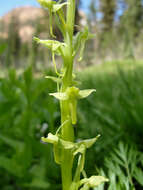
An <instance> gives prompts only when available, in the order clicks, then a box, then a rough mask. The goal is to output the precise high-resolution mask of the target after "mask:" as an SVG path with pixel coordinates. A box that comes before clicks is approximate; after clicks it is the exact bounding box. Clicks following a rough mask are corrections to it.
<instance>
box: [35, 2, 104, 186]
mask: <svg viewBox="0 0 143 190" xmlns="http://www.w3.org/2000/svg"><path fill="white" fill-rule="evenodd" d="M38 2H39V3H40V4H41V5H42V6H43V7H45V8H48V9H49V12H50V17H51V18H50V21H51V20H52V16H53V14H55V16H56V18H57V23H58V27H59V29H60V31H61V33H62V34H63V38H64V41H63V42H59V41H56V40H40V39H38V38H34V39H35V40H36V41H37V42H38V43H41V44H43V45H45V46H46V47H48V48H49V49H50V50H51V51H52V58H53V63H54V68H55V73H56V74H57V75H58V77H52V76H47V77H46V78H49V79H52V80H54V81H55V82H57V92H56V93H51V94H50V95H52V96H54V97H56V98H57V99H59V101H60V109H61V126H60V127H59V129H58V130H57V132H56V134H55V135H53V134H51V133H49V134H48V137H47V138H44V137H42V141H43V142H47V143H51V144H53V146H54V157H55V161H56V163H57V164H59V165H60V167H61V176H62V190H78V189H81V190H89V189H90V188H91V187H97V186H98V185H99V184H100V183H102V182H105V181H107V179H106V178H104V177H102V176H91V177H90V178H87V177H86V175H84V179H82V180H81V179H80V177H81V173H85V172H83V169H84V162H85V152H86V149H87V148H90V147H91V146H92V145H93V144H94V143H95V142H96V140H97V138H98V137H99V136H97V137H96V138H92V139H88V140H83V141H81V142H78V143H76V142H75V136H74V127H73V125H75V124H76V122H77V110H76V109H77V101H78V99H82V98H86V97H87V96H89V95H90V94H91V93H92V92H94V91H95V90H94V89H87V90H79V88H77V87H76V86H74V85H75V83H76V81H74V77H73V64H74V58H75V56H76V54H77V53H78V51H80V60H81V59H82V54H83V50H84V45H85V42H86V40H88V39H89V38H91V37H92V35H91V34H90V33H89V32H88V28H87V27H85V28H84V30H83V31H81V32H79V33H78V34H77V35H76V36H74V24H75V8H76V0H67V2H64V3H61V1H52V0H38ZM65 5H66V6H67V12H66V19H65V18H64V11H63V6H65ZM51 27H52V26H51V22H50V32H51V31H52V34H51V35H52V36H55V35H54V34H53V30H52V28H51ZM55 54H57V55H60V56H61V57H62V60H63V66H62V69H61V72H60V73H58V71H57V69H56V63H55V58H54V57H55ZM76 155H77V156H78V162H77V168H76V171H75V174H73V172H72V169H73V162H74V157H75V156H76ZM80 187H81V188H80Z"/></svg>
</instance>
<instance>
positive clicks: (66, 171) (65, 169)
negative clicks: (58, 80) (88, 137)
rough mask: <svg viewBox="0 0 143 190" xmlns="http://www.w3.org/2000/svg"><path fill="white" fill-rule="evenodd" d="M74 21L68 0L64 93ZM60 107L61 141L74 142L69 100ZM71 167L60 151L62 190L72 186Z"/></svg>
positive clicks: (72, 6) (69, 73)
mask: <svg viewBox="0 0 143 190" xmlns="http://www.w3.org/2000/svg"><path fill="white" fill-rule="evenodd" d="M74 19H75V0H68V5H67V20H66V36H65V39H64V40H65V43H66V44H67V48H66V50H65V57H64V58H63V61H64V68H65V74H64V77H63V80H62V86H61V91H62V92H65V91H66V90H67V88H68V87H69V86H71V84H72V72H73V48H72V43H73V41H72V38H73V31H74ZM60 107H61V124H63V123H65V121H66V120H69V122H66V123H65V124H63V127H62V139H64V140H67V141H71V142H73V141H74V129H73V126H72V123H71V114H70V102H69V100H65V101H60ZM72 166H73V159H72V154H71V152H70V151H68V150H62V163H61V173H62V189H63V190H69V189H70V187H71V184H72Z"/></svg>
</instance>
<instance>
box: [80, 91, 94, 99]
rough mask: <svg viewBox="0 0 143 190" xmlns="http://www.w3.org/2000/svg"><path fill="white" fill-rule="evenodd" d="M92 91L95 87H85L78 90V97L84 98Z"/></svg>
mask: <svg viewBox="0 0 143 190" xmlns="http://www.w3.org/2000/svg"><path fill="white" fill-rule="evenodd" d="M92 92H96V90H95V89H87V90H80V91H79V98H80V99H82V98H86V97H87V96H89V95H90V94H91V93H92Z"/></svg>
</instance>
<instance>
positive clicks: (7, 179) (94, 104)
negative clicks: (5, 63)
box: [0, 61, 143, 190]
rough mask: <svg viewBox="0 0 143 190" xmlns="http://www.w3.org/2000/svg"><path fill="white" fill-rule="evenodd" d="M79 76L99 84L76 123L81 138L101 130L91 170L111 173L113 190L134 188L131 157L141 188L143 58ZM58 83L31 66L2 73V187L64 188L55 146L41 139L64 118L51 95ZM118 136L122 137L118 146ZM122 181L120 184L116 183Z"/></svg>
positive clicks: (90, 160)
mask: <svg viewBox="0 0 143 190" xmlns="http://www.w3.org/2000/svg"><path fill="white" fill-rule="evenodd" d="M45 74H47V75H51V74H52V72H50V73H49V72H47V73H44V75H45ZM53 76H54V75H53ZM78 77H79V78H80V79H81V81H82V84H81V88H82V85H84V88H95V86H96V89H97V92H96V94H95V95H94V94H93V95H91V96H90V97H88V99H87V100H84V101H83V100H80V104H79V109H78V118H79V120H78V123H77V129H78V130H77V129H75V133H76V136H77V138H78V139H85V138H89V137H94V136H95V135H96V134H99V133H100V134H101V137H100V140H98V141H97V142H96V146H93V148H92V149H91V150H88V156H87V157H86V159H87V161H86V163H85V169H86V171H87V175H88V176H90V175H91V174H93V173H94V174H97V175H98V174H101V175H105V176H107V177H108V178H109V179H110V182H109V183H108V184H107V185H109V187H110V190H116V189H117V190H122V189H123V186H124V185H127V186H128V185H129V188H127V186H126V188H124V189H129V190H130V180H129V178H128V177H127V173H126V170H125V169H124V168H125V166H124V163H125V162H124V160H123V159H124V158H125V159H129V160H128V162H129V163H128V164H129V167H130V168H133V172H131V173H130V176H131V178H132V180H133V184H134V186H135V188H136V189H137V190H140V189H142V185H143V184H142V179H143V177H142V175H143V167H142V164H143V163H142V160H143V159H142V157H143V154H142V136H143V131H142V123H143V117H142V111H141V110H142V108H143V104H142V91H143V89H142V86H143V84H142V83H143V66H142V62H136V63H135V62H132V61H124V62H121V63H119V62H113V63H106V64H104V65H98V66H96V67H91V68H88V69H86V70H85V71H82V72H81V73H79V74H78ZM27 81H28V82H27ZM55 89H56V85H55V84H54V82H52V81H51V80H47V79H44V77H42V78H41V77H40V78H39V77H38V78H35V77H34V75H33V72H32V68H31V67H30V68H28V69H27V70H26V71H25V72H24V73H23V74H20V75H17V74H16V73H15V71H14V70H10V71H9V73H8V75H7V77H6V78H1V79H0V115H1V117H0V131H1V133H0V150H1V153H0V178H1V181H0V187H1V189H3V190H15V189H19V188H22V189H23V190H27V189H28V190H33V189H38V190H41V189H47V190H48V189H54V190H56V189H57V190H60V189H61V185H60V184H61V180H60V171H59V168H58V167H57V166H56V165H55V164H54V161H53V155H52V154H51V146H50V145H49V146H48V145H45V144H42V143H41V142H40V137H41V136H45V135H46V134H47V133H48V132H52V133H54V132H55V131H56V130H57V126H58V125H59V124H60V113H59V105H58V102H57V101H56V100H55V99H54V98H52V97H51V96H49V95H48V93H51V92H53V91H55ZM29 98H30V99H29ZM29 106H30V107H31V108H30V110H29V109H28V107H29ZM87 118H88V119H87ZM119 141H122V142H124V143H123V144H120V146H119V147H118V146H117V145H118V144H119ZM127 144H129V145H128V146H127ZM121 147H122V149H123V150H122V149H121ZM114 149H115V153H113V152H114ZM117 152H121V153H119V154H118V153H117ZM119 155H120V156H119ZM128 155H130V156H128ZM115 157H117V158H115ZM109 161H110V164H109ZM97 166H98V168H97ZM117 168H118V169H119V172H121V175H120V173H118V170H117ZM130 171H131V170H130ZM119 181H120V183H122V184H120V185H118V184H119ZM121 181H122V182H121ZM125 181H126V183H127V184H125ZM117 186H118V187H117ZM102 189H103V187H102V185H101V186H100V187H99V190H102Z"/></svg>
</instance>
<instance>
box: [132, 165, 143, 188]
mask: <svg viewBox="0 0 143 190" xmlns="http://www.w3.org/2000/svg"><path fill="white" fill-rule="evenodd" d="M134 177H135V179H136V180H137V181H138V183H139V184H140V185H142V186H143V170H142V169H140V168H136V169H135V172H134Z"/></svg>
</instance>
